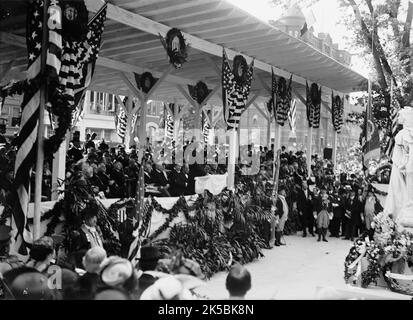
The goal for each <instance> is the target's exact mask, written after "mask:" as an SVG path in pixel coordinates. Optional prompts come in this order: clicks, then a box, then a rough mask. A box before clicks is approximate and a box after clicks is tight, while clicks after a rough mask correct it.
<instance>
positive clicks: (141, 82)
mask: <svg viewBox="0 0 413 320" xmlns="http://www.w3.org/2000/svg"><path fill="white" fill-rule="evenodd" d="M135 81H136V85H137V86H138V88H139V89H140V90H142V91H143V92H144V93H148V92H149V91H150V90H151V89H152V87H153V86H154V85H155V83H156V82H157V81H158V79H157V78H154V77H153V75H152V73H150V72H144V73H142V74H141V75H140V74H137V73H135Z"/></svg>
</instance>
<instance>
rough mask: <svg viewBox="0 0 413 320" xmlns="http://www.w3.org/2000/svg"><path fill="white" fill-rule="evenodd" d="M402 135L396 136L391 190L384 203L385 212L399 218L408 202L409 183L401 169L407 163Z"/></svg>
mask: <svg viewBox="0 0 413 320" xmlns="http://www.w3.org/2000/svg"><path fill="white" fill-rule="evenodd" d="M403 148H404V147H403V141H402V136H401V135H400V134H398V135H397V136H396V137H395V146H394V151H393V157H392V160H393V167H392V172H391V176H390V183H389V191H388V194H387V198H386V203H385V205H384V213H385V214H391V215H392V216H393V218H394V219H397V216H398V214H399V213H400V211H401V209H402V208H403V206H404V205H405V203H406V202H407V185H406V180H405V177H404V175H403V173H402V171H401V170H400V168H402V167H403V166H404V165H405V163H404V162H405V156H404V150H403Z"/></svg>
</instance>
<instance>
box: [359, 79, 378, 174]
mask: <svg viewBox="0 0 413 320" xmlns="http://www.w3.org/2000/svg"><path fill="white" fill-rule="evenodd" d="M368 92H369V96H368V101H367V109H366V116H365V118H364V132H363V134H364V137H363V140H362V148H363V152H364V153H363V168H364V171H366V170H367V169H368V168H369V163H370V160H372V159H374V160H379V158H380V137H379V132H378V129H377V126H376V124H375V123H374V121H373V101H372V94H371V81H370V80H369V82H368Z"/></svg>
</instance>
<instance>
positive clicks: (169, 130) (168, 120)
mask: <svg viewBox="0 0 413 320" xmlns="http://www.w3.org/2000/svg"><path fill="white" fill-rule="evenodd" d="M171 106H173V104H171ZM171 106H167V105H166V104H165V109H164V110H165V111H164V112H166V114H165V137H166V138H167V139H169V140H173V138H174V118H173V117H172V111H171V108H170V107H171Z"/></svg>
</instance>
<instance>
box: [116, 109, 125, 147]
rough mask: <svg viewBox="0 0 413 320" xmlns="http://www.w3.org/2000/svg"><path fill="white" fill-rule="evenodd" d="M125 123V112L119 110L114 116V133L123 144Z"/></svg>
mask: <svg viewBox="0 0 413 320" xmlns="http://www.w3.org/2000/svg"><path fill="white" fill-rule="evenodd" d="M127 122H128V116H127V114H126V112H125V111H124V110H123V109H120V110H119V112H117V113H116V116H115V125H116V133H117V134H118V136H119V138H121V140H122V142H124V140H125V134H126V125H127Z"/></svg>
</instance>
